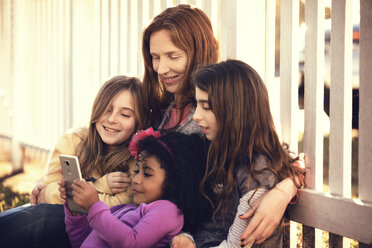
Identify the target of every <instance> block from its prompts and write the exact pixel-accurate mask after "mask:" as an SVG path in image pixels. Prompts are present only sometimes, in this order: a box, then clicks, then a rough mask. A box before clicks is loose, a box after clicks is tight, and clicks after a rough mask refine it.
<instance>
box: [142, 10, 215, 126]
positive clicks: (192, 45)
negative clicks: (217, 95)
mask: <svg viewBox="0 0 372 248" xmlns="http://www.w3.org/2000/svg"><path fill="white" fill-rule="evenodd" d="M162 29H165V30H168V31H169V33H170V35H171V39H172V42H173V43H174V45H175V46H176V47H178V48H180V49H181V50H183V51H185V53H186V54H187V57H188V62H187V68H186V72H185V75H184V78H183V82H182V84H181V88H180V92H182V93H181V94H180V95H182V99H181V100H180V102H178V103H177V108H180V109H182V110H183V108H184V107H185V106H186V105H187V104H189V103H193V102H194V94H195V93H194V92H195V90H194V85H193V84H192V82H191V80H190V75H191V73H192V72H193V71H194V70H195V69H196V68H197V67H200V66H206V65H210V64H213V63H216V62H217V60H218V44H217V40H216V38H215V37H214V34H213V29H212V24H211V22H210V20H209V18H208V16H207V15H206V14H205V13H204V12H203V11H201V10H200V9H198V8H192V7H190V6H189V5H182V4H181V5H178V6H176V7H171V8H167V9H166V10H164V11H163V12H162V13H160V14H159V15H158V16H156V17H155V18H154V19H153V21H152V22H151V24H150V25H149V26H148V27H147V28H146V29H145V30H144V32H143V38H142V54H143V59H144V63H145V73H144V77H143V97H144V107H145V109H146V111H147V112H148V113H149V116H150V117H151V120H147V122H146V123H150V124H151V125H153V124H154V123H158V122H159V121H160V120H161V116H162V112H161V111H162V110H164V108H166V107H167V106H169V105H170V103H171V102H172V101H173V100H174V96H173V94H171V93H169V92H167V91H166V90H165V89H164V87H163V85H162V84H161V83H160V82H159V80H158V74H157V72H156V71H154V69H153V65H152V57H151V54H150V38H151V35H152V34H153V33H154V32H157V31H160V30H162ZM181 116H183V113H181ZM179 121H181V120H179Z"/></svg>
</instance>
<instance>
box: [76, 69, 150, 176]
mask: <svg viewBox="0 0 372 248" xmlns="http://www.w3.org/2000/svg"><path fill="white" fill-rule="evenodd" d="M123 90H129V92H130V93H131V95H132V98H133V103H134V112H135V119H136V129H137V130H138V129H142V123H143V116H144V113H143V106H142V91H141V84H140V81H139V80H138V79H137V78H133V77H126V76H116V77H114V78H112V79H110V80H109V81H107V82H106V83H105V84H104V85H103V86H102V88H101V89H100V91H99V92H98V94H97V96H96V99H95V100H94V103H93V107H92V114H91V118H90V123H89V128H88V133H87V135H86V136H85V137H84V138H83V140H82V141H81V142H80V144H79V146H78V149H77V156H78V158H79V161H80V165H81V171H82V175H83V177H85V178H86V177H90V176H91V174H92V172H93V171H94V170H97V171H98V172H99V173H100V174H101V175H104V174H107V173H109V172H112V171H117V170H121V171H127V170H128V169H129V167H128V164H127V162H128V161H129V160H130V159H132V157H131V155H130V151H129V148H128V146H129V141H130V138H129V139H128V140H127V141H125V142H124V143H122V144H120V145H118V146H116V147H115V149H113V150H110V151H108V150H107V147H106V146H105V143H104V142H103V141H102V139H101V137H100V135H99V134H98V132H97V128H96V123H97V121H98V120H99V118H100V117H101V116H102V115H103V114H104V113H105V111H106V110H107V107H108V106H109V105H110V103H111V101H112V99H113V98H114V97H115V96H116V95H117V94H119V93H120V92H122V91H123Z"/></svg>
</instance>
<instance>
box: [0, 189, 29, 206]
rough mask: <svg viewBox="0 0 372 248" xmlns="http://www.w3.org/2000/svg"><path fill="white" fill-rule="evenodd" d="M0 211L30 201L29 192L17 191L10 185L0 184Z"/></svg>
mask: <svg viewBox="0 0 372 248" xmlns="http://www.w3.org/2000/svg"><path fill="white" fill-rule="evenodd" d="M0 199H1V200H0V212H3V211H5V210H7V209H10V208H14V207H18V206H21V205H24V204H26V203H29V202H30V194H28V193H18V192H16V191H13V190H12V188H10V187H5V186H3V185H2V184H0Z"/></svg>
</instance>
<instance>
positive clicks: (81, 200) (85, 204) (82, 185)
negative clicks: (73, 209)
mask: <svg viewBox="0 0 372 248" xmlns="http://www.w3.org/2000/svg"><path fill="white" fill-rule="evenodd" d="M72 195H73V197H74V201H75V202H76V203H77V204H78V205H80V206H81V207H82V208H84V209H85V210H87V211H89V209H90V207H91V206H92V205H93V204H94V203H95V202H97V201H99V198H98V193H97V190H96V189H95V188H94V187H93V186H92V185H90V184H89V183H87V182H86V181H85V180H84V179H83V180H80V181H75V182H74V183H73V184H72Z"/></svg>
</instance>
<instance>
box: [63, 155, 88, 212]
mask: <svg viewBox="0 0 372 248" xmlns="http://www.w3.org/2000/svg"><path fill="white" fill-rule="evenodd" d="M59 160H60V163H61V167H62V175H63V178H64V181H65V188H66V196H67V206H68V208H69V209H70V211H71V212H74V213H81V214H86V213H88V212H87V211H86V210H85V209H84V208H82V207H81V206H79V205H78V204H77V203H76V202H75V201H74V200H73V195H72V184H73V183H74V180H81V179H82V177H81V171H80V165H79V160H78V158H77V157H76V156H70V155H65V154H61V155H59Z"/></svg>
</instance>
